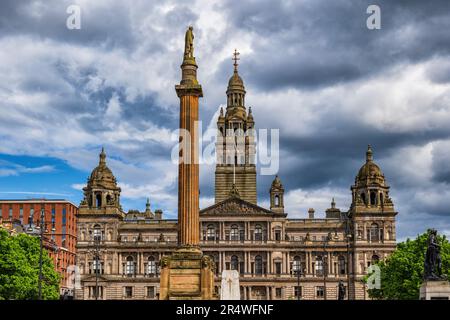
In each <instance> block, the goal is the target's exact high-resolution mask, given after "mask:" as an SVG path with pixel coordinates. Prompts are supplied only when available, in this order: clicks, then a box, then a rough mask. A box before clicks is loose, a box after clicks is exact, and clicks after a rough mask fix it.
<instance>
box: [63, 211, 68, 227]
mask: <svg viewBox="0 0 450 320" xmlns="http://www.w3.org/2000/svg"><path fill="white" fill-rule="evenodd" d="M66 216H67V211H66V208H63V210H62V225H63V227H64V226H65V225H66V220H67V217H66Z"/></svg>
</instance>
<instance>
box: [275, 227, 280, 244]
mask: <svg viewBox="0 0 450 320" xmlns="http://www.w3.org/2000/svg"><path fill="white" fill-rule="evenodd" d="M275 241H281V231H280V230H276V231H275Z"/></svg>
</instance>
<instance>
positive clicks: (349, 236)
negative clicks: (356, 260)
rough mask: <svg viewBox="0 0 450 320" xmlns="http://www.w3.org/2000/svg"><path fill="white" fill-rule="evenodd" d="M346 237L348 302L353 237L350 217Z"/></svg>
mask: <svg viewBox="0 0 450 320" xmlns="http://www.w3.org/2000/svg"><path fill="white" fill-rule="evenodd" d="M345 237H346V240H347V300H350V239H351V238H352V235H351V233H350V219H349V217H348V216H347V217H346V224H345Z"/></svg>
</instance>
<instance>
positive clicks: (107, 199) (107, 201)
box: [106, 194, 111, 204]
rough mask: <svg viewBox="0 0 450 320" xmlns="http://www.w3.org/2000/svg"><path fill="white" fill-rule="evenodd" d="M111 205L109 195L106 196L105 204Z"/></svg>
mask: <svg viewBox="0 0 450 320" xmlns="http://www.w3.org/2000/svg"><path fill="white" fill-rule="evenodd" d="M110 203H111V195H109V194H108V195H107V196H106V204H110Z"/></svg>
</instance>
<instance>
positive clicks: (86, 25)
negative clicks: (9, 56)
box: [0, 0, 197, 54]
mask: <svg viewBox="0 0 450 320" xmlns="http://www.w3.org/2000/svg"><path fill="white" fill-rule="evenodd" d="M164 3H165V1H152V2H151V4H152V5H151V6H146V7H145V10H146V12H147V15H148V16H149V17H150V16H151V14H154V13H155V12H154V11H155V10H156V8H158V7H159V6H161V5H163V4H164ZM74 4H76V1H71V0H63V1H55V0H52V1H16V0H3V1H1V2H0V37H5V36H12V35H34V36H36V37H39V38H41V39H45V38H48V39H52V40H55V41H61V42H65V43H74V44H79V45H83V46H93V47H102V48H104V49H111V48H120V49H122V50H127V51H128V50H129V51H133V50H135V49H137V47H138V46H141V48H140V50H143V51H145V52H148V53H150V52H160V53H161V54H163V53H164V52H166V45H165V41H166V39H167V38H168V37H170V34H169V33H168V32H169V30H164V29H163V30H156V29H155V26H154V25H153V24H152V23H148V24H146V25H145V26H136V25H134V22H135V21H134V19H133V18H134V17H133V16H132V15H131V13H130V10H129V6H130V5H131V4H130V3H129V2H128V1H111V2H95V1H93V2H85V3H84V4H83V5H80V9H81V15H80V16H81V19H80V20H81V29H79V30H70V29H68V28H67V26H66V21H67V18H68V17H69V16H70V14H69V13H67V12H66V10H67V8H68V7H69V6H70V5H74ZM139 14H141V15H143V16H144V15H146V13H145V12H139ZM160 18H161V19H164V21H163V23H165V24H168V25H176V23H177V22H179V21H195V20H196V19H197V15H196V14H195V13H194V12H193V11H192V10H191V9H190V8H189V7H187V6H184V5H180V6H177V7H175V8H173V9H171V10H170V11H168V12H167V13H165V15H160ZM182 28H184V26H183V27H182ZM149 34H158V35H159V36H157V37H147V35H149ZM143 39H145V43H142V40H143Z"/></svg>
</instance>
